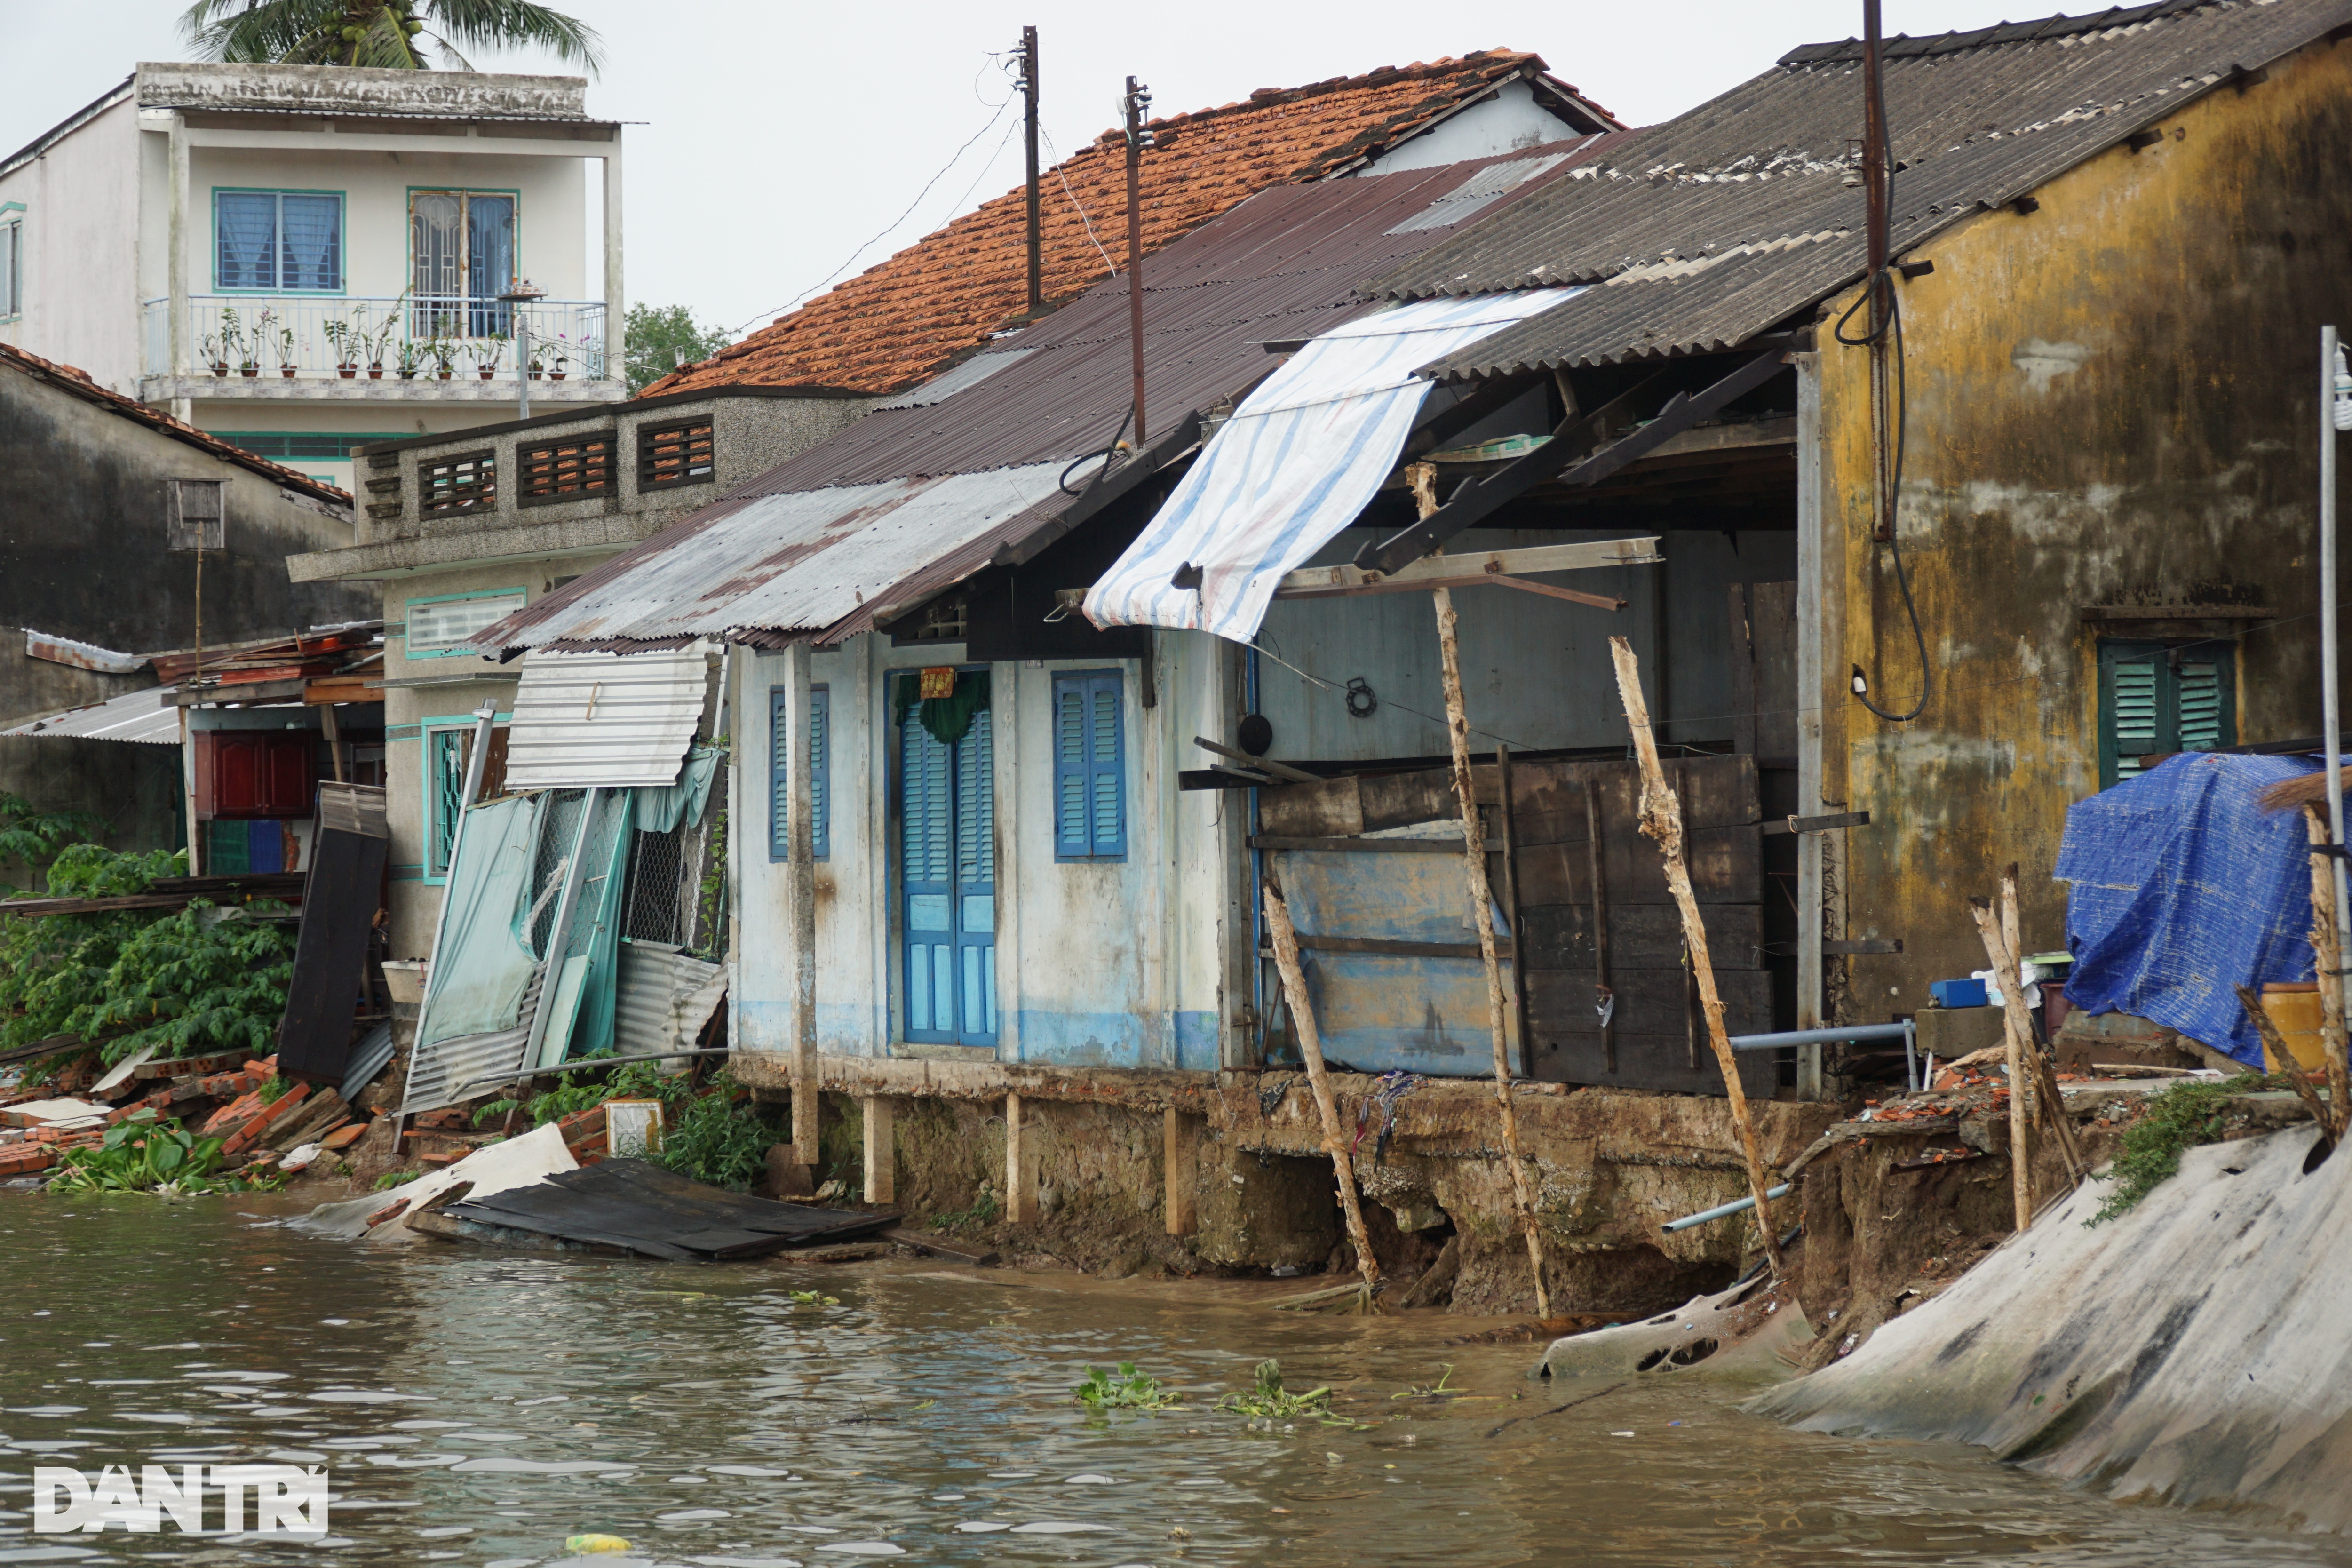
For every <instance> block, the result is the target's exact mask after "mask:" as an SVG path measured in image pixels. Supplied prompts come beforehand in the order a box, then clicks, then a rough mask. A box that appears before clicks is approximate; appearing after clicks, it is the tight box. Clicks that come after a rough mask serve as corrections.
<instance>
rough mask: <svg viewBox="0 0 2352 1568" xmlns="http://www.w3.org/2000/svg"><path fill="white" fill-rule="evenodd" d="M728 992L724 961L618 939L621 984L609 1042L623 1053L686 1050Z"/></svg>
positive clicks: (661, 945) (668, 946)
mask: <svg viewBox="0 0 2352 1568" xmlns="http://www.w3.org/2000/svg"><path fill="white" fill-rule="evenodd" d="M726 994H727V971H726V968H725V967H724V966H723V965H720V964H716V963H704V962H703V961H702V960H701V959H698V958H695V957H692V956H690V955H689V954H688V953H687V952H685V951H684V950H682V949H680V948H678V947H677V946H675V945H674V944H672V943H669V942H635V941H625V942H622V943H621V986H620V1001H619V1005H618V1009H617V1011H616V1012H615V1014H614V1024H613V1046H614V1050H615V1051H616V1052H617V1053H618V1054H620V1055H621V1056H625V1057H645V1056H652V1055H654V1054H655V1053H656V1052H659V1051H667V1050H685V1049H687V1048H688V1047H691V1046H692V1045H693V1044H694V1042H695V1040H696V1038H697V1037H699V1036H700V1035H701V1033H702V1026H704V1025H705V1024H708V1023H709V1021H710V1015H711V1014H712V1013H713V1012H714V1011H716V1010H717V1008H718V1006H719V998H721V997H723V996H725V995H726Z"/></svg>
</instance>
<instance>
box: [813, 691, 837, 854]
mask: <svg viewBox="0 0 2352 1568" xmlns="http://www.w3.org/2000/svg"><path fill="white" fill-rule="evenodd" d="M832 763H833V695H832V693H831V692H829V691H827V690H826V689H824V687H822V686H813V687H811V688H809V825H810V836H811V839H812V841H813V842H814V846H815V851H814V852H815V855H816V858H818V859H820V860H823V859H825V858H829V857H830V856H831V855H832V854H833V788H832V783H831V780H830V779H829V778H828V777H827V773H828V771H829V770H830V768H831V766H832Z"/></svg>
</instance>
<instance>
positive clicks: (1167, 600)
mask: <svg viewBox="0 0 2352 1568" xmlns="http://www.w3.org/2000/svg"><path fill="white" fill-rule="evenodd" d="M1574 292H1575V290H1574V289H1527V290H1524V291H1522V292H1519V293H1514V294H1495V295H1483V296H1480V297H1478V298H1475V299H1469V300H1421V301H1418V302H1415V303H1412V304H1407V305H1400V306H1398V307H1397V308H1395V309H1394V310H1381V311H1376V312H1374V313H1373V314H1371V315H1368V316H1362V317H1359V318H1358V319H1357V320H1355V321H1349V322H1348V323H1347V324H1346V325H1344V326H1340V327H1335V328H1333V329H1332V330H1331V331H1328V332H1326V333H1324V334H1323V335H1322V336H1321V337H1318V338H1315V339H1313V340H1311V341H1310V342H1308V343H1307V346H1306V347H1304V348H1303V349H1301V350H1299V352H1298V353H1296V354H1294V355H1293V356H1292V357H1291V359H1290V362H1289V363H1286V364H1285V365H1284V366H1283V367H1282V368H1281V369H1280V370H1277V371H1276V372H1275V373H1274V374H1272V375H1270V376H1268V377H1267V378H1266V380H1265V384H1263V385H1261V386H1260V387H1259V388H1258V389H1257V390H1256V391H1255V392H1254V393H1252V394H1251V395H1249V397H1248V398H1247V399H1245V400H1244V402H1243V404H1242V405H1241V407H1240V408H1238V409H1236V410H1235V411H1234V416H1233V417H1232V418H1231V419H1229V420H1227V421H1226V422H1225V424H1224V426H1223V427H1222V428H1221V429H1219V430H1218V431H1217V433H1216V435H1215V436H1213V437H1211V439H1210V441H1209V446H1208V449H1207V450H1206V451H1204V452H1202V454H1201V458H1200V460H1199V461H1198V462H1196V463H1194V464H1193V465H1192V471H1191V472H1190V473H1188V474H1186V475H1185V476H1184V478H1183V480H1182V482H1181V483H1180V484H1178V485H1177V487H1176V493H1175V494H1173V495H1171V496H1170V497H1169V498H1168V501H1167V504H1166V505H1164V506H1162V507H1161V508H1160V512H1159V515H1157V516H1155V517H1154V518H1153V519H1152V520H1151V521H1150V524H1149V525H1147V526H1146V527H1145V529H1144V531H1143V532H1142V534H1141V535H1140V536H1139V537H1138V538H1137V540H1136V542H1134V543H1133V544H1131V545H1129V547H1128V551H1127V553H1126V554H1124V555H1122V556H1120V557H1119V558H1118V563H1116V564H1115V565H1113V566H1112V567H1111V569H1110V570H1109V571H1108V573H1106V574H1104V575H1103V577H1102V578H1101V580H1100V581H1098V582H1097V583H1096V584H1095V585H1094V587H1093V588H1091V589H1090V590H1088V591H1087V598H1086V614H1087V619H1089V620H1091V621H1092V622H1094V624H1095V625H1097V626H1167V627H1170V628H1171V629H1176V630H1184V631H1211V632H1214V633H1216V634H1217V635H1218V636H1219V637H1230V638H1232V639H1234V641H1236V642H1247V641H1249V640H1250V639H1251V638H1253V637H1255V636H1256V635H1257V628H1258V625H1259V623H1260V622H1262V621H1263V620H1265V611H1266V606H1267V605H1269V604H1271V603H1272V602H1273V599H1274V590H1275V586H1276V584H1277V583H1279V582H1280V581H1281V578H1282V574H1284V573H1286V572H1289V571H1292V570H1294V569H1295V568H1297V567H1299V566H1303V565H1305V564H1306V563H1307V561H1308V560H1309V559H1310V558H1312V557H1313V555H1314V554H1315V552H1317V551H1318V550H1320V549H1321V548H1322V547H1323V546H1324V545H1325V544H1326V543H1327V542H1329V541H1330V540H1331V539H1332V538H1333V536H1335V535H1336V534H1338V533H1339V531H1340V530H1341V529H1344V528H1346V527H1347V526H1348V525H1349V523H1351V522H1353V521H1355V520H1356V516H1357V514H1358V513H1360V512H1361V511H1362V510H1364V508H1365V506H1366V505H1367V504H1368V503H1369V502H1370V500H1371V499H1372V496H1373V495H1374V493H1375V492H1377V491H1378V490H1379V489H1380V487H1381V480H1383V479H1386V478H1387V477H1388V475H1389V471H1390V469H1391V468H1394V467H1395V466H1396V460H1397V458H1398V456H1399V455H1400V454H1401V453H1402V451H1403V450H1404V441H1405V437H1407V436H1408V435H1410V434H1411V433H1412V425H1413V420H1414V418H1415V417H1416V416H1418V415H1419V413H1420V410H1421V405H1422V402H1423V399H1425V398H1426V397H1427V396H1428V395H1429V391H1430V387H1431V385H1432V384H1431V383H1430V382H1427V381H1424V380H1421V379H1418V378H1417V377H1415V375H1414V374H1413V372H1414V370H1415V369H1416V368H1417V367H1419V366H1422V365H1424V364H1427V363H1430V362H1431V361H1433V360H1437V359H1443V358H1445V357H1447V356H1449V355H1452V354H1454V353H1459V352H1460V351H1461V350H1463V349H1464V348H1466V347H1468V346H1469V345H1470V344H1472V343H1474V342H1477V341H1478V340H1479V339H1480V338H1483V337H1485V336H1486V335H1487V334H1488V333H1490V332H1494V331H1500V330H1501V329H1502V328H1504V327H1507V326H1509V325H1510V324H1512V323H1513V322H1515V321H1522V320H1525V319H1526V318H1527V317H1528V316H1532V315H1536V314H1538V313H1539V312H1541V311H1544V310H1549V309H1551V308H1552V307H1553V306H1555V305H1557V304H1559V302H1560V301H1561V300H1565V299H1567V298H1569V297H1570V295H1571V294H1572V293H1574ZM1188 563H1189V564H1192V565H1195V566H1198V567H1199V568H1201V586H1200V587H1199V588H1198V589H1192V588H1179V587H1176V586H1175V585H1174V584H1172V583H1171V578H1172V577H1174V575H1175V574H1176V572H1177V571H1178V569H1179V568H1181V567H1182V566H1184V565H1186V564H1188Z"/></svg>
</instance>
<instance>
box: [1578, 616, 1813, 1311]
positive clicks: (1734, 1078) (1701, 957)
mask: <svg viewBox="0 0 2352 1568" xmlns="http://www.w3.org/2000/svg"><path fill="white" fill-rule="evenodd" d="M1609 653H1610V657H1611V658H1612V659H1613V660H1614V661H1615V662H1616V666H1617V694H1618V696H1619V697H1620V698H1621V699H1622V700H1623V701H1624V704H1625V721H1626V722H1627V723H1628V724H1629V725H1631V726H1632V728H1633V751H1634V754H1635V755H1636V756H1637V757H1639V758H1640V760H1641V763H1642V831H1643V833H1644V834H1645V835H1647V836H1648V837H1651V838H1653V839H1654V840H1655V841H1656V842H1657V846H1658V853H1659V854H1660V855H1661V856H1663V857H1664V859H1665V867H1666V890H1667V891H1668V892H1670V893H1672V894H1673V895H1674V900H1675V909H1677V910H1680V911H1681V913H1682V919H1683V941H1684V942H1685V945H1687V946H1688V947H1689V949H1690V958H1691V970H1692V973H1693V975H1694V977H1695V978H1696V980H1697V982H1698V1000H1699V1008H1700V1011H1702V1012H1703V1013H1705V1014H1706V1037H1707V1043H1708V1044H1710V1045H1711V1046H1713V1047H1715V1059H1716V1063H1717V1066H1719V1067H1720V1068H1722V1069H1723V1087H1724V1089H1725V1091H1726V1092H1727V1094H1728V1095H1729V1097H1730V1100H1731V1123H1732V1125H1733V1126H1734V1127H1736V1128H1737V1129H1738V1131H1739V1144H1740V1149H1741V1151H1742V1152H1744V1153H1745V1154H1746V1155H1747V1157H1748V1194H1749V1195H1750V1196H1752V1197H1754V1198H1755V1200H1756V1227H1757V1229H1758V1230H1759V1232H1760V1233H1761V1234H1762V1236H1763V1237H1764V1256H1765V1257H1766V1258H1769V1260H1770V1261H1771V1265H1772V1272H1773V1273H1774V1274H1775V1275H1776V1276H1778V1275H1784V1274H1786V1273H1787V1272H1788V1268H1787V1266H1786V1265H1785V1264H1784V1263H1783V1262H1782V1261H1781V1258H1780V1232H1779V1231H1778V1230H1777V1229H1776V1228H1774V1226H1773V1224H1772V1200H1771V1199H1770V1198H1769V1197H1768V1196H1766V1195H1765V1194H1767V1192H1768V1191H1769V1187H1770V1184H1769V1182H1768V1181H1767V1180H1766V1179H1765V1175H1764V1152H1763V1150H1762V1148H1761V1147H1759V1145H1758V1143H1757V1142H1756V1123H1755V1121H1753V1120H1752V1119H1750V1118H1749V1116H1748V1090H1747V1089H1746V1088H1745V1087H1743V1086H1742V1085H1741V1083H1740V1081H1739V1062H1738V1058H1736V1057H1734V1056H1733V1055H1732V1054H1731V1037H1730V1035H1729V1034H1728V1033H1727V1031H1726V1030H1725V1028H1724V1026H1723V997H1722V996H1721V995H1720V994H1718V993H1717V990H1716V988H1715V961H1714V960H1713V959H1712V958H1710V957H1708V956H1707V949H1706V925H1705V924H1703V923H1702V922H1701V921H1700V920H1699V914H1698V895H1697V894H1696V893H1694V892H1693V891H1692V890H1691V879H1690V866H1689V864H1688V863H1687V862H1686V861H1685V858H1684V854H1683V808H1682V802H1680V801H1679V800H1677V799H1675V793H1674V791H1673V790H1671V789H1668V788H1667V787H1666V772H1665V769H1664V768H1663V767H1662V766H1660V765H1659V763H1658V738H1657V736H1656V735H1655V734H1654V733H1653V732H1652V731H1651V729H1650V705H1649V703H1648V702H1647V701H1646V700H1643V696H1642V667H1641V664H1640V662H1639V661H1638V660H1637V659H1635V658H1634V657H1633V644H1631V643H1629V642H1627V641H1626V640H1625V639H1624V638H1623V637H1611V638H1610V639H1609Z"/></svg>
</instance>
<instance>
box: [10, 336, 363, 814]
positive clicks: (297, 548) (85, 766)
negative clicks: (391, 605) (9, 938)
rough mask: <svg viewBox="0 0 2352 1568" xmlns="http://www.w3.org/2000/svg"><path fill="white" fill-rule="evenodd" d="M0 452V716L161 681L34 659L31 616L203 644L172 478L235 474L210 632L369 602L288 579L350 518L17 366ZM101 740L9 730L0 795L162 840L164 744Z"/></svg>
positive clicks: (264, 633)
mask: <svg viewBox="0 0 2352 1568" xmlns="http://www.w3.org/2000/svg"><path fill="white" fill-rule="evenodd" d="M0 451H5V452H7V453H9V454H11V455H12V456H13V457H14V458H15V462H14V465H13V467H12V471H11V473H10V475H9V477H8V479H7V482H6V483H5V484H0V725H11V724H16V723H21V722H23V721H26V720H29V719H32V718H35V717H37V716H38V715H40V714H43V713H47V712H53V711H55V710H58V709H62V708H68V707H74V706H78V705H79V704H82V703H88V702H97V701H102V700H105V699H107V698H109V697H113V696H116V695H119V694H121V692H124V691H128V690H131V689H135V688H137V687H140V686H142V685H149V684H152V678H151V677H145V676H140V677H129V676H107V675H100V674H97V673H95V672H93V671H89V670H84V669H78V668H70V667H68V666H65V665H60V664H52V663H49V662H47V661H46V660H39V659H32V658H26V656H25V652H24V647H25V644H24V637H23V635H22V630H23V628H25V627H27V626H29V627H33V628H35V629H37V630H40V631H43V632H47V633H50V634H53V635H57V636H62V637H74V638H77V639H79V640H80V641H83V642H90V643H96V644H98V645H99V646H100V647H108V648H113V649H116V650H119V651H122V652H128V653H150V652H160V651H163V650H164V649H168V648H184V647H191V646H193V645H194V641H195V571H196V563H195V558H194V556H193V555H189V554H174V553H171V552H167V551H166V550H165V548H164V543H165V540H164V519H165V510H164V509H165V495H164V480H166V479H226V480H227V481H228V488H227V491H226V505H227V542H228V549H227V552H226V554H222V553H214V554H211V555H209V556H208V557H207V558H206V560H205V583H204V586H205V641H206V642H207V643H208V644H214V645H218V644H225V643H231V642H236V641H240V640H246V639H252V638H258V637H273V636H280V635H283V634H285V633H288V632H291V631H296V630H299V629H301V628H304V627H307V626H318V625H323V624H326V623H331V622H337V621H352V620H361V619H364V618H366V617H368V616H372V615H373V614H374V613H375V600H374V596H373V595H372V594H370V593H368V592H367V591H366V590H364V589H360V588H353V587H345V586H341V585H340V584H300V585H298V584H291V583H289V582H288V580H287V576H286V568H285V558H286V557H287V556H288V555H289V554H292V553H295V552H301V551H309V550H317V549H320V548H323V547H327V546H330V545H333V544H337V543H341V542H343V541H345V540H348V539H349V538H350V536H351V527H350V524H349V522H348V521H344V520H343V519H342V518H341V517H340V516H339V515H332V514H331V509H329V508H328V507H327V506H326V505H325V503H323V502H320V501H317V500H313V499H311V498H310V497H308V496H304V495H301V494H299V492H296V491H291V490H286V489H280V488H279V487H278V485H277V484H275V483H273V482H272V481H271V480H269V479H266V478H264V477H262V476H260V475H257V474H256V473H254V472H253V471H252V470H250V469H247V468H240V467H238V466H237V465H236V464H234V463H230V462H227V461H226V460H224V459H222V458H216V457H215V456H213V455H211V454H210V453H208V452H205V451H204V450H202V449H200V448H198V447H191V446H189V445H187V444H186V443H184V442H182V441H178V440H175V439H173V438H172V437H169V436H165V435H163V434H162V433H161V432H158V431H155V430H152V429H150V428H148V427H147V426H142V425H139V424H137V423H135V422H133V421H131V420H129V419H125V418H123V417H121V416H120V415H117V414H114V413H111V412H110V411H109V410H107V409H105V408H102V407H100V406H99V405H94V404H91V403H88V402H85V401H83V400H82V399H80V398H78V397H74V396H72V395H68V394H67V393H65V392H62V391H60V390H58V389H57V388H56V387H53V386H50V385H48V384H45V383H43V382H42V381H40V380H38V379H37V378H35V377H33V376H30V375H26V374H21V373H18V372H15V371H8V370H0ZM100 744H101V743H100V742H82V743H74V742H60V741H50V740H42V739H38V738H34V737H24V738H18V739H14V740H0V792H9V793H15V794H18V795H25V796H26V797H27V798H28V799H31V800H33V801H35V802H36V804H39V805H49V806H66V805H71V806H77V807H79V808H82V809H85V810H89V811H93V812H96V813H98V814H99V815H100V816H101V817H103V818H106V819H107V820H109V821H110V822H111V823H113V824H114V828H113V835H114V838H115V841H117V842H119V843H121V844H124V845H127V846H132V847H161V846H163V845H164V844H166V843H168V842H169V841H170V840H171V837H172V836H171V832H170V820H171V817H170V812H171V806H170V795H169V794H168V792H166V791H161V790H158V789H157V788H155V787H154V783H153V781H152V779H149V778H148V777H147V774H148V773H150V772H152V771H153V769H152V767H151V766H150V759H148V758H147V757H146V756H145V753H146V752H149V751H150V750H162V749H160V748H149V747H145V746H135V745H128V744H122V743H104V745H103V750H102V751H93V750H91V748H93V747H97V746H100ZM61 747H63V748H68V749H69V750H71V751H72V752H74V753H75V756H76V758H78V759H79V760H78V761H77V760H69V759H68V758H67V757H66V756H64V755H63V754H62V753H61V752H60V751H59V748H61ZM162 765H163V766H166V767H168V766H169V764H168V763H166V764H162ZM159 811H160V814H161V815H160V816H159V815H158V813H159Z"/></svg>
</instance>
